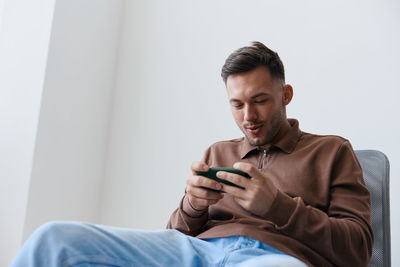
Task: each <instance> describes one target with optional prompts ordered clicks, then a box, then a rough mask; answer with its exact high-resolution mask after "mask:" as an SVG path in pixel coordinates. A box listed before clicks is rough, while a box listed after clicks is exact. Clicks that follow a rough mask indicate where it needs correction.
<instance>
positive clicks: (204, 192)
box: [186, 186, 223, 200]
mask: <svg viewBox="0 0 400 267" xmlns="http://www.w3.org/2000/svg"><path fill="white" fill-rule="evenodd" d="M186 193H187V194H189V195H191V196H193V197H196V198H201V199H207V200H219V199H221V198H222V197H223V194H221V193H218V192H215V191H211V190H208V189H205V188H201V187H193V186H188V187H187V188H186Z"/></svg>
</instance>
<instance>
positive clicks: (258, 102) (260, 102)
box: [254, 99, 268, 104]
mask: <svg viewBox="0 0 400 267" xmlns="http://www.w3.org/2000/svg"><path fill="white" fill-rule="evenodd" d="M267 100H268V99H261V100H257V101H254V103H256V104H264V103H265V102H267Z"/></svg>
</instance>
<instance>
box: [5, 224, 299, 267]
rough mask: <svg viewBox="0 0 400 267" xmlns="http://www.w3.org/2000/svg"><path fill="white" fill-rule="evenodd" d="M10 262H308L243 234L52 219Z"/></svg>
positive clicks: (25, 266)
mask: <svg viewBox="0 0 400 267" xmlns="http://www.w3.org/2000/svg"><path fill="white" fill-rule="evenodd" d="M11 266H12V267H30V266H40V267H42V266H45V267H46V266H50V267H53V266H81V267H83V266H242V267H244V266H252V267H255V266H296V267H306V266H307V265H305V264H304V263H303V262H301V261H300V260H298V259H296V258H294V257H292V256H289V255H287V254H285V253H283V252H281V251H279V250H277V249H274V248H272V247H270V246H268V245H266V244H264V243H261V242H259V241H257V240H254V239H251V238H248V237H245V236H231V237H225V238H212V239H205V240H201V239H198V238H195V237H191V236H188V235H185V234H182V233H180V232H178V231H176V230H159V231H141V230H132V229H124V228H116V227H110V226H99V225H94V224H87V223H75V222H51V223H47V224H45V225H43V226H41V227H40V228H39V229H38V230H36V231H35V232H34V233H33V234H32V236H31V237H30V238H29V239H28V240H27V242H26V243H25V244H24V246H23V247H22V249H21V250H20V252H19V254H18V255H17V256H16V258H15V259H14V261H13V263H12V264H11Z"/></svg>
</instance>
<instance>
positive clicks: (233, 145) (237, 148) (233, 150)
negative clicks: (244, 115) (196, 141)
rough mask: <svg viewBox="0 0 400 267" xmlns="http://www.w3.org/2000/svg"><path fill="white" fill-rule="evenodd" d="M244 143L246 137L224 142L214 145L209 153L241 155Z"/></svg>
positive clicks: (210, 147)
mask: <svg viewBox="0 0 400 267" xmlns="http://www.w3.org/2000/svg"><path fill="white" fill-rule="evenodd" d="M243 142H244V137H241V138H235V139H231V140H223V141H218V142H215V143H213V144H212V145H210V146H209V148H208V149H209V151H210V152H211V153H212V154H220V153H222V154H224V155H228V154H240V152H241V150H242V146H243Z"/></svg>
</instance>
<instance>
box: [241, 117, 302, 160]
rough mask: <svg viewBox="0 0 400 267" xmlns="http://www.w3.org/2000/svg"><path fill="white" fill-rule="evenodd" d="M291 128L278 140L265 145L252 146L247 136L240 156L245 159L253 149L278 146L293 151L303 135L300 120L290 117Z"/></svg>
mask: <svg viewBox="0 0 400 267" xmlns="http://www.w3.org/2000/svg"><path fill="white" fill-rule="evenodd" d="M288 122H289V125H290V128H289V129H288V131H287V132H286V134H285V135H284V136H282V137H281V138H280V139H278V140H274V141H273V142H272V143H270V144H267V145H265V146H262V147H259V146H252V145H251V144H250V143H249V141H248V140H247V138H246V137H244V138H243V140H242V147H241V151H240V156H241V158H242V159H243V158H244V157H245V156H246V155H247V154H249V153H250V152H251V151H253V150H264V149H269V148H270V147H277V148H279V149H281V150H282V151H284V152H286V153H292V152H293V150H294V149H295V147H296V145H297V143H298V141H299V139H300V135H301V131H300V129H299V122H298V120H296V119H288Z"/></svg>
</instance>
